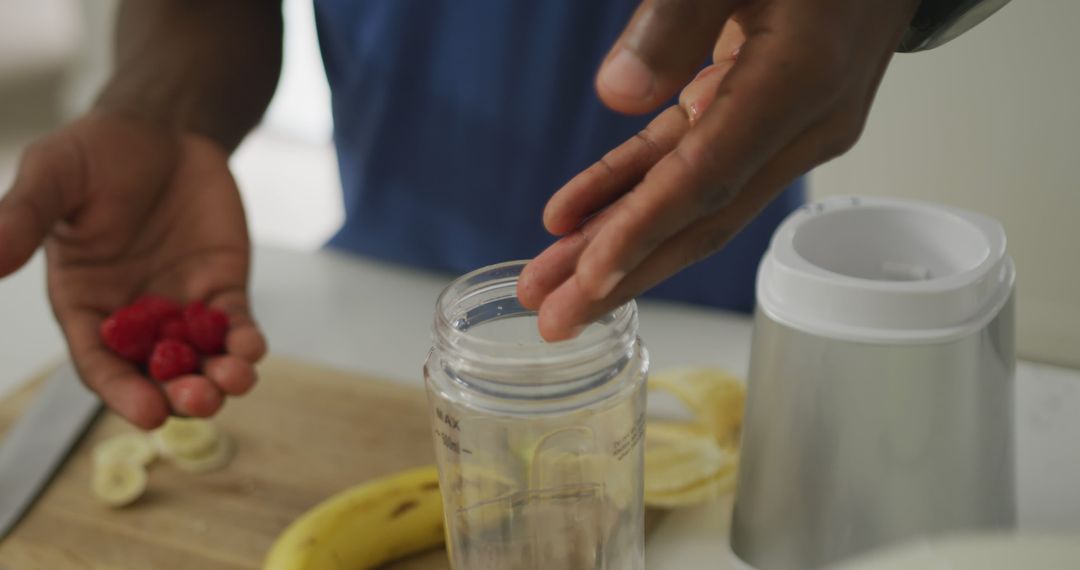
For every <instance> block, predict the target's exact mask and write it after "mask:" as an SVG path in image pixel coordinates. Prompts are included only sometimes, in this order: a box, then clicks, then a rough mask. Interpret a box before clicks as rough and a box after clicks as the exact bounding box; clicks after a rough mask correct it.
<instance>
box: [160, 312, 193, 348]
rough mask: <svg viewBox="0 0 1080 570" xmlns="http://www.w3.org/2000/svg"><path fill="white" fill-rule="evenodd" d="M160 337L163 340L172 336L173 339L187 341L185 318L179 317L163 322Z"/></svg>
mask: <svg viewBox="0 0 1080 570" xmlns="http://www.w3.org/2000/svg"><path fill="white" fill-rule="evenodd" d="M158 338H159V339H161V340H165V339H167V338H171V339H173V340H179V341H181V342H187V341H188V337H187V323H185V322H184V319H181V318H179V317H177V318H174V319H169V320H167V321H165V322H163V323H161V326H160V327H158Z"/></svg>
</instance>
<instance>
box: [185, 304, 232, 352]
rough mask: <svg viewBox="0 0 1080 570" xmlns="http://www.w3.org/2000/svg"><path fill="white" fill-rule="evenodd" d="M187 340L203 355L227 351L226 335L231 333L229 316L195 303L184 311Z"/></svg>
mask: <svg viewBox="0 0 1080 570" xmlns="http://www.w3.org/2000/svg"><path fill="white" fill-rule="evenodd" d="M184 323H185V324H186V325H187V339H188V342H190V343H191V344H192V345H194V346H195V348H196V349H198V351H199V352H200V353H202V354H220V353H221V352H223V351H224V350H225V335H226V334H227V333H228V332H229V316H228V315H226V314H225V313H224V312H222V311H220V310H218V309H214V308H211V307H207V306H206V305H204V304H203V303H202V301H194V302H192V303H191V304H189V305H188V306H187V307H186V308H185V309H184Z"/></svg>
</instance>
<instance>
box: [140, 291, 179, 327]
mask: <svg viewBox="0 0 1080 570" xmlns="http://www.w3.org/2000/svg"><path fill="white" fill-rule="evenodd" d="M132 305H138V306H140V307H143V308H145V309H146V312H148V313H150V317H151V318H153V319H154V320H155V321H157V322H158V323H159V324H160V323H163V322H165V321H167V320H169V319H176V318H179V317H180V305H178V304H177V303H175V302H174V301H172V300H171V299H166V298H165V297H158V296H157V295H143V296H142V297H139V298H138V299H136V300H135V302H134V303H132Z"/></svg>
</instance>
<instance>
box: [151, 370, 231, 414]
mask: <svg viewBox="0 0 1080 570" xmlns="http://www.w3.org/2000/svg"><path fill="white" fill-rule="evenodd" d="M163 389H164V391H165V394H166V395H167V396H168V398H169V402H170V403H171V404H172V407H173V410H175V411H176V412H177V413H178V414H180V415H182V416H190V417H195V418H208V417H210V416H212V415H214V414H216V413H217V412H218V410H220V409H221V406H222V404H224V403H225V396H224V395H222V393H221V390H219V389H218V388H217V387H216V386H215V385H214V384H213V383H212V382H211V381H210V380H209V379H208V378H206V377H204V376H197V375H194V374H191V375H188V376H181V377H180V378H176V379H175V380H169V381H168V382H166V383H165V384H164V385H163Z"/></svg>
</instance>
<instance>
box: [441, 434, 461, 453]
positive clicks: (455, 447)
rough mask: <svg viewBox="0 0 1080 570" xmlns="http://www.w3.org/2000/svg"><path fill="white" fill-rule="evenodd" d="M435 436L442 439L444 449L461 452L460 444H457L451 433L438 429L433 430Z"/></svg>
mask: <svg viewBox="0 0 1080 570" xmlns="http://www.w3.org/2000/svg"><path fill="white" fill-rule="evenodd" d="M435 436H436V437H438V438H439V440H440V441H442V444H443V447H445V448H446V449H449V450H450V451H452V452H454V453H460V452H461V444H459V443H458V442H457V440H455V439H454V437H453V436H452V435H450V434H448V433H445V432H441V431H439V430H435Z"/></svg>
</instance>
